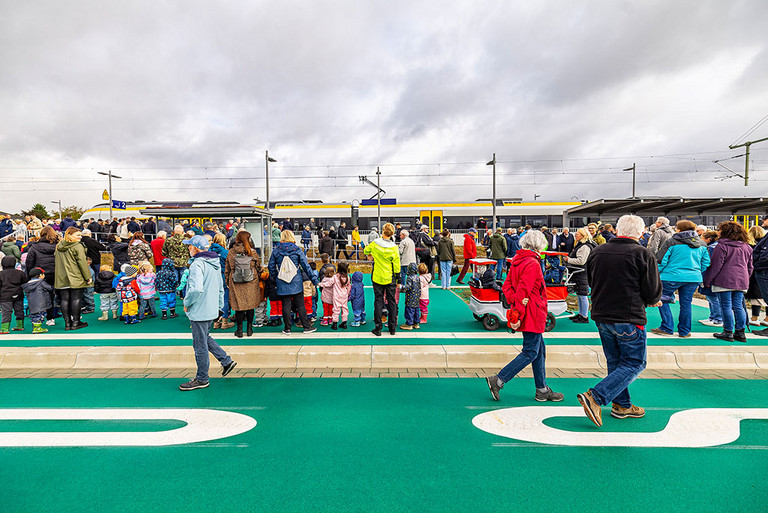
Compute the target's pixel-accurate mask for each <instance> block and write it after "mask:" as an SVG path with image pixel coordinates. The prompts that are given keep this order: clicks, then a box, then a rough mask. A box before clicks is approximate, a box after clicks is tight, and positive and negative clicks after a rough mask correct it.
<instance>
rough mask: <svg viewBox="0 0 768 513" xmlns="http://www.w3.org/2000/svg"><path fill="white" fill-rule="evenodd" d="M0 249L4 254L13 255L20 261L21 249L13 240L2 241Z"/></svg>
mask: <svg viewBox="0 0 768 513" xmlns="http://www.w3.org/2000/svg"><path fill="white" fill-rule="evenodd" d="M0 251H2V252H3V253H4V254H5V255H6V256H12V257H14V258H15V259H16V261H17V262H21V250H20V249H19V247H18V246H17V245H16V243H15V242H4V243H3V246H2V247H1V248H0Z"/></svg>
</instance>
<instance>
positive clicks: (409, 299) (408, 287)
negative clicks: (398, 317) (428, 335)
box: [400, 263, 421, 330]
mask: <svg viewBox="0 0 768 513" xmlns="http://www.w3.org/2000/svg"><path fill="white" fill-rule="evenodd" d="M405 273H406V276H407V278H406V280H405V286H404V287H403V290H405V324H403V325H401V326H400V329H401V330H412V329H419V299H420V298H421V279H420V278H419V275H418V274H417V273H418V270H417V267H416V264H415V263H410V264H408V268H407V269H406V271H405Z"/></svg>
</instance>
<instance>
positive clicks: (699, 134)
mask: <svg viewBox="0 0 768 513" xmlns="http://www.w3.org/2000/svg"><path fill="white" fill-rule="evenodd" d="M766 19H768V2H765V1H761V0H753V1H749V0H744V1H728V2H724V1H719V0H714V1H705V0H690V1H675V0H665V1H651V0H643V1H629V2H628V1H617V0H606V1H596V0H593V1H589V2H566V1H534V2H521V1H477V0H474V1H467V2H454V1H450V0H448V1H446V0H439V1H438V0H435V1H426V0H425V1H416V2H414V1H412V0H411V1H393V0H388V1H352V0H350V1H322V0H321V1H314V2H307V1H290V0H288V1H280V2H274V1H271V2H266V1H254V0H247V1H245V0H243V1H234V0H233V1H227V2H210V1H190V0H184V1H181V0H179V1H162V2H157V1H152V2H143V1H128V2H119V3H118V2H103V1H93V2H85V1H80V0H72V1H69V2H61V1H60V0H54V1H46V0H34V1H30V2H14V1H12V0H0V69H2V70H3V72H2V73H0V120H1V121H2V129H1V130H0V210H9V211H14V212H15V211H18V210H19V209H21V208H27V207H29V206H31V204H32V203H34V202H37V201H40V202H43V203H46V204H50V203H49V202H50V201H52V200H58V199H61V200H63V201H64V203H65V204H78V205H80V206H85V207H90V206H92V205H94V204H96V203H98V202H100V201H101V199H100V196H101V191H102V190H103V189H104V188H105V187H106V180H105V179H104V178H103V177H100V176H98V175H97V174H96V172H97V171H104V170H107V169H112V170H113V172H115V173H116V174H119V175H121V176H122V177H123V179H122V180H120V181H116V182H115V194H114V196H115V198H116V199H121V200H136V199H143V200H224V199H226V200H236V201H241V202H251V201H252V200H253V198H257V197H258V198H260V199H262V200H263V198H264V185H265V181H264V151H265V150H267V149H268V150H269V152H270V156H273V157H274V158H276V159H277V160H278V162H277V163H276V164H273V165H272V166H271V167H270V196H271V199H272V200H291V199H301V198H305V199H309V198H311V199H321V200H323V201H342V200H347V201H351V200H352V199H361V198H365V197H369V196H371V195H372V194H374V192H375V190H374V189H373V188H371V187H370V186H366V185H365V184H362V183H360V181H359V180H358V176H359V175H362V174H365V175H368V176H370V177H373V173H375V169H376V165H381V166H382V167H381V170H382V187H383V188H384V189H385V190H386V191H387V196H389V197H396V198H397V199H398V200H410V201H414V200H418V201H438V202H441V201H453V200H474V199H476V198H479V197H490V195H491V187H490V184H491V169H490V167H487V166H485V162H486V161H488V160H490V159H491V156H492V154H493V153H494V152H496V154H497V160H498V165H497V172H498V184H499V185H498V193H497V194H498V196H499V197H521V198H523V199H525V200H532V199H533V198H534V195H535V194H538V195H540V198H539V201H558V200H570V199H571V198H579V199H581V198H585V199H596V198H601V197H606V198H610V197H626V196H629V195H630V194H631V172H629V173H628V172H622V171H621V169H622V168H626V167H629V166H631V165H632V163H633V162H636V163H637V169H638V178H637V189H638V194H640V195H684V196H705V197H706V196H721V195H727V196H744V195H750V196H752V195H755V196H757V195H761V194H762V193H763V192H764V191H765V190H766V185H767V184H768V172H767V171H768V141H766V143H763V144H762V145H760V144H756V145H755V146H754V148H753V150H752V164H753V166H754V167H753V170H752V173H751V184H750V186H749V187H744V184H743V180H740V179H738V178H737V179H730V180H725V181H721V180H719V179H718V178H717V177H722V176H723V175H727V174H729V173H728V171H726V170H725V169H722V168H720V167H718V166H717V165H716V164H714V163H713V160H716V159H722V158H727V157H730V156H735V155H739V154H740V153H743V149H741V150H729V149H728V145H729V144H732V143H734V142H735V141H737V140H738V139H739V137H741V136H742V134H744V133H745V132H747V131H748V130H749V129H750V128H751V127H752V126H753V125H754V124H756V123H758V122H759V121H760V120H761V119H763V118H764V117H765V116H766V114H768V52H767V51H766V48H767V47H768V38H766V37H765V23H764V22H765V20H766ZM762 137H768V123H766V124H765V125H763V126H761V127H759V128H758V129H757V130H755V131H754V132H753V133H751V134H750V135H749V137H748V138H747V139H745V140H754V139H758V138H762ZM723 163H724V164H725V165H726V166H728V167H729V168H731V169H733V170H734V171H736V172H738V173H742V172H743V167H744V158H743V157H741V158H737V159H733V160H730V161H724V162H723Z"/></svg>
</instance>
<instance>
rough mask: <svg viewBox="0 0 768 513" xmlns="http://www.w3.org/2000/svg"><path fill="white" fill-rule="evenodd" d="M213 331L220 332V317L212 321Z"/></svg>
mask: <svg viewBox="0 0 768 513" xmlns="http://www.w3.org/2000/svg"><path fill="white" fill-rule="evenodd" d="M213 329H215V330H220V329H221V317H219V318H218V319H216V321H214V323H213Z"/></svg>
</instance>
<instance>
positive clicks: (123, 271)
mask: <svg viewBox="0 0 768 513" xmlns="http://www.w3.org/2000/svg"><path fill="white" fill-rule="evenodd" d="M130 266H131V264H123V265H121V266H120V272H121V273H123V274H125V271H126V270H128V268H129V267H130Z"/></svg>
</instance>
